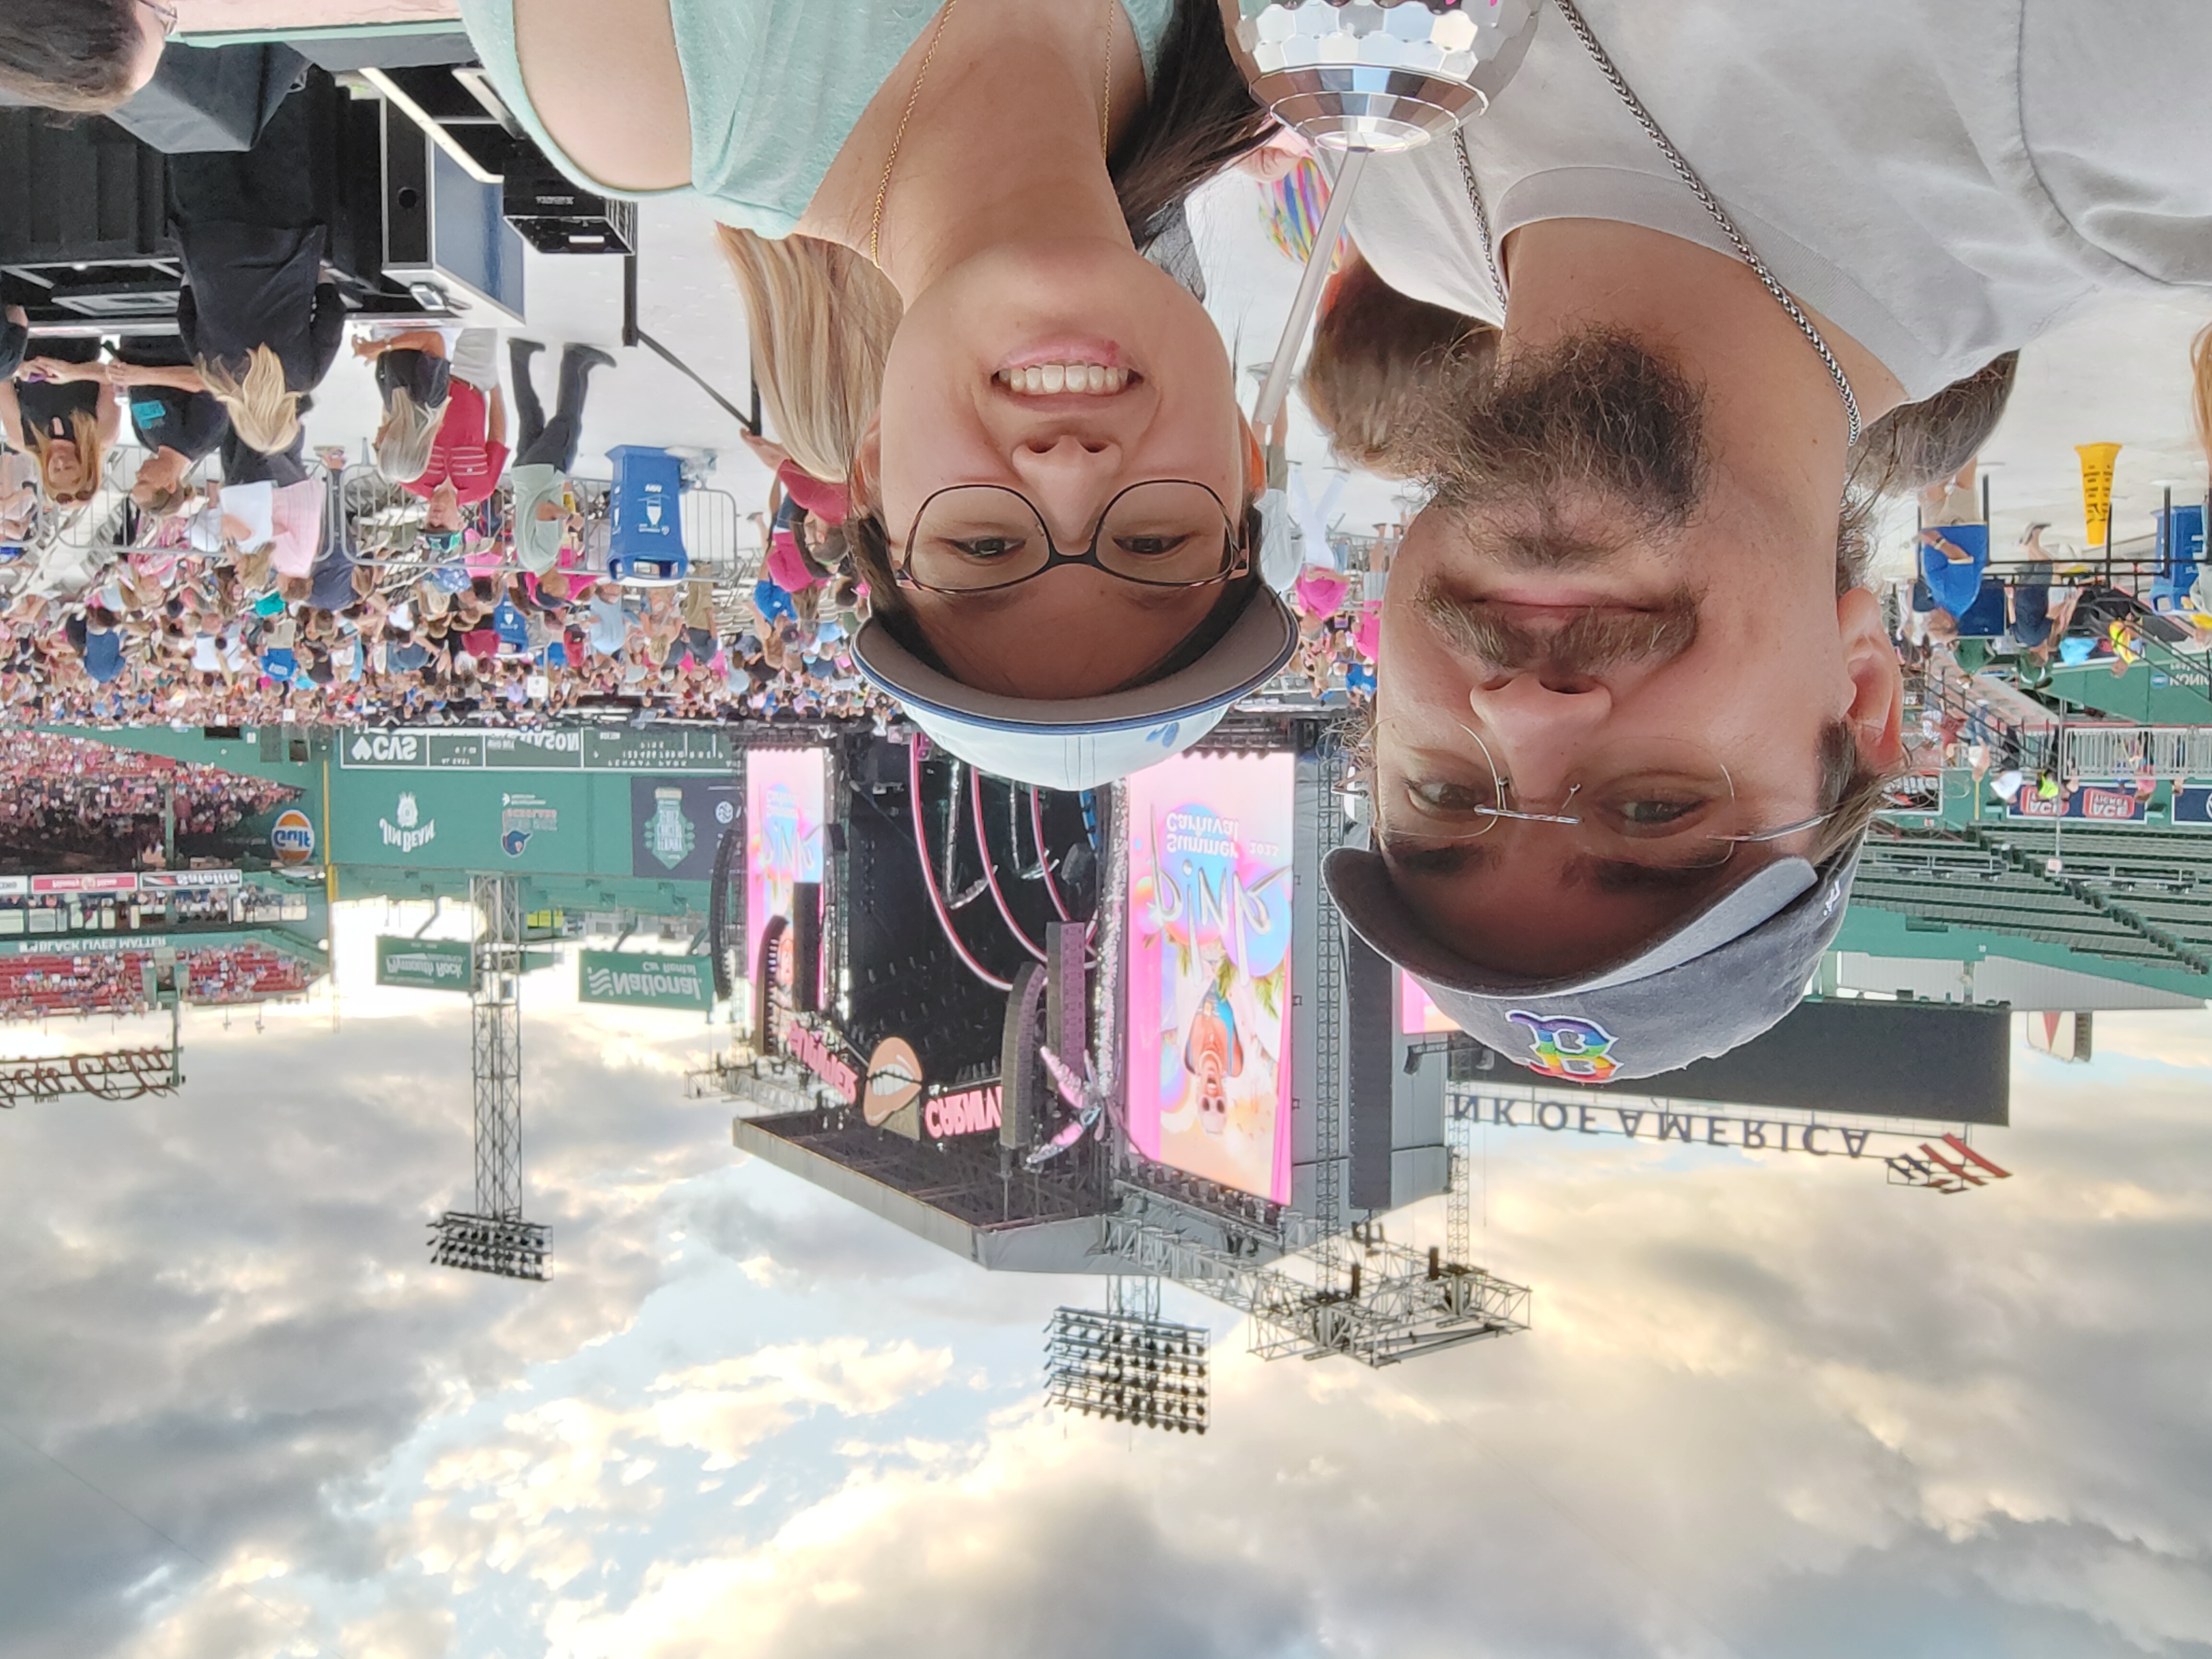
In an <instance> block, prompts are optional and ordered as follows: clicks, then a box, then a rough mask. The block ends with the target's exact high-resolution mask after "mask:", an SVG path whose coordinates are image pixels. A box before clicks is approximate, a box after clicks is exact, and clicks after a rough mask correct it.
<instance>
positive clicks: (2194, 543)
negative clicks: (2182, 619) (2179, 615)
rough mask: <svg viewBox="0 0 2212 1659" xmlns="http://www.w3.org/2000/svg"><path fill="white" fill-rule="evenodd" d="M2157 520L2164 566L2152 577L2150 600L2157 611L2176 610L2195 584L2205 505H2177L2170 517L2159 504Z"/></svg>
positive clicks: (2200, 558)
mask: <svg viewBox="0 0 2212 1659" xmlns="http://www.w3.org/2000/svg"><path fill="white" fill-rule="evenodd" d="M2153 516H2154V517H2155V518H2156V519H2157V520H2158V556H2159V562H2160V564H2161V565H2162V566H2164V568H2162V569H2161V570H2160V572H2159V573H2158V574H2156V575H2155V576H2154V577H2152V578H2151V585H2150V602H2151V607H2152V609H2154V610H2156V611H2174V610H2179V608H2180V607H2181V605H2182V604H2183V603H2184V602H2185V600H2186V599H2188V598H2189V595H2190V592H2191V590H2192V589H2193V588H2195V586H2197V566H2198V565H2199V564H2201V563H2203V559H2204V508H2203V504H2202V503H2201V502H2200V503H2199V504H2198V505H2197V506H2195V507H2175V508H2174V509H2173V512H2172V519H2171V521H2169V520H2168V518H2167V515H2166V509H2165V508H2163V507H2161V508H2160V509H2159V511H2158V512H2157V513H2155V514H2154V515H2153Z"/></svg>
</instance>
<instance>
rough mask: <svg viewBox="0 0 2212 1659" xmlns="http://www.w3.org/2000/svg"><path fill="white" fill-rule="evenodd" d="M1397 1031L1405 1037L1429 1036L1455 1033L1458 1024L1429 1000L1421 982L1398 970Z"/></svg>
mask: <svg viewBox="0 0 2212 1659" xmlns="http://www.w3.org/2000/svg"><path fill="white" fill-rule="evenodd" d="M1398 1029H1399V1030H1401V1031H1402V1032H1404V1033H1405V1034H1406V1035H1407V1036H1434V1035H1435V1034H1436V1033H1437V1032H1439V1031H1456V1030H1459V1022H1458V1021H1457V1020H1455V1019H1454V1018H1452V1017H1451V1016H1450V1015H1449V1014H1448V1013H1446V1012H1444V1011H1443V1009H1441V1008H1439V1007H1437V1005H1436V1004H1435V1002H1434V1001H1432V1000H1431V999H1430V996H1429V994H1428V993H1427V992H1426V991H1424V990H1423V989H1422V988H1421V982H1420V981H1419V980H1417V979H1415V978H1414V977H1413V975H1411V974H1409V973H1407V971H1406V970H1405V969H1402V968H1401V969H1399V970H1398Z"/></svg>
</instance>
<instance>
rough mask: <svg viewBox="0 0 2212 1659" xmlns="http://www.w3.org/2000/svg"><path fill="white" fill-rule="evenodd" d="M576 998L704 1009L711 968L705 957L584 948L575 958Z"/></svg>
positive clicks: (710, 1001)
mask: <svg viewBox="0 0 2212 1659" xmlns="http://www.w3.org/2000/svg"><path fill="white" fill-rule="evenodd" d="M576 1000H577V1001H579V1002H612V1003H619V1004H621V1005H622V1006H624V1007H629V1008H692V1009H698V1010H701V1011H702V1012H703V1011H704V1010H706V1009H708V1008H712V1007H713V1006H714V970H713V968H712V965H711V964H710V963H708V960H707V958H706V957H664V956H648V955H647V954H645V953H643V952H641V951H580V952H579V953H578V955H577V957H576Z"/></svg>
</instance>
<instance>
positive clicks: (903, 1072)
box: [860, 1036, 921, 1128]
mask: <svg viewBox="0 0 2212 1659" xmlns="http://www.w3.org/2000/svg"><path fill="white" fill-rule="evenodd" d="M920 1094H921V1059H920V1058H919V1057H918V1056H917V1055H916V1054H915V1052H914V1045H913V1044H912V1043H910V1042H908V1041H907V1040H906V1039H905V1038H904V1037H896V1036H890V1037H885V1038H884V1040H883V1041H882V1042H878V1044H877V1045H876V1052H875V1053H873V1054H870V1055H869V1056H868V1092H867V1093H866V1095H865V1096H863V1097H861V1100H860V1115H861V1116H862V1117H864V1118H866V1119H867V1121H868V1126H869V1127H871V1128H880V1127H883V1122H884V1119H885V1118H887V1117H889V1116H890V1115H891V1114H892V1113H893V1112H896V1111H897V1110H899V1109H901V1108H902V1107H905V1106H909V1105H911V1104H913V1103H914V1100H915V1097H916V1096H918V1095H920Z"/></svg>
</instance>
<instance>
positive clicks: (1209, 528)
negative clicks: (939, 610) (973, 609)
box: [896, 478, 1247, 593]
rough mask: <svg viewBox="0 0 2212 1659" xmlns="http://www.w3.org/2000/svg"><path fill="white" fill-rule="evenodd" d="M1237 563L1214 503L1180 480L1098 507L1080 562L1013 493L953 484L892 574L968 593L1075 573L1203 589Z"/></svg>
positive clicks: (1234, 543)
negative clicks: (1055, 571)
mask: <svg viewBox="0 0 2212 1659" xmlns="http://www.w3.org/2000/svg"><path fill="white" fill-rule="evenodd" d="M1246 553H1247V550H1246V548H1245V545H1244V538H1243V536H1242V535H1241V534H1240V533H1239V532H1238V531H1237V527H1236V526H1235V525H1234V524H1232V523H1231V520H1230V517H1229V510H1228V509H1227V508H1226V507H1224V506H1222V504H1221V498H1220V497H1219V496H1218V495H1215V494H1214V493H1213V492H1212V490H1211V489H1207V488H1206V486H1205V485H1204V484H1202V483H1193V482H1191V481H1190V480H1188V479H1187V478H1152V479H1148V480H1146V482H1144V483H1133V484H1131V485H1130V486H1129V487H1128V488H1127V489H1124V490H1123V491H1122V492H1121V494H1120V495H1116V496H1115V497H1114V499H1113V500H1112V501H1109V502H1107V503H1106V507H1105V510H1104V511H1103V512H1102V513H1100V514H1099V515H1098V520H1097V523H1096V524H1095V525H1093V526H1091V537H1090V540H1089V542H1088V544H1086V545H1085V548H1084V550H1083V551H1082V552H1080V553H1069V552H1066V551H1063V550H1061V548H1060V545H1059V544H1057V543H1056V542H1054V540H1053V538H1052V532H1051V531H1049V530H1048V529H1047V528H1046V527H1045V522H1044V514H1043V513H1040V512H1039V511H1038V510H1037V508H1036V504H1035V503H1033V502H1032V501H1030V498H1029V497H1028V496H1026V495H1023V494H1022V493H1021V492H1020V491H1019V490H1017V489H1006V488H1005V487H1003V486H1002V485H999V484H954V485H952V486H951V487H950V488H949V489H940V490H939V491H938V492H937V493H936V494H935V495H932V496H930V497H929V498H928V500H927V501H924V502H922V504H921V511H920V512H919V513H915V520H914V528H913V529H912V530H910V531H908V532H907V538H906V547H905V551H904V556H903V557H902V560H901V562H900V564H899V568H898V570H897V572H896V574H897V577H898V580H899V582H900V583H901V585H902V586H908V587H919V588H924V589H927V591H928V592H933V593H975V592H989V591H992V590H994V589H997V588H1003V587H1012V586H1015V585H1016V584H1018V583H1020V582H1025V581H1028V580H1031V579H1032V578H1033V577H1036V576H1041V575H1042V574H1044V573H1045V572H1046V571H1048V570H1050V569H1052V568H1054V567H1055V566H1057V565H1063V564H1082V565H1089V566H1091V567H1092V568H1094V569H1098V570H1103V571H1104V572H1105V573H1106V574H1108V575H1109V576H1117V577H1119V578H1121V580H1123V581H1127V582H1135V583H1137V584H1139V586H1146V587H1205V586H1210V585H1211V584H1212V583H1215V582H1219V581H1225V580H1228V579H1229V578H1230V577H1231V576H1233V575H1236V574H1238V573H1239V572H1240V571H1241V570H1242V569H1243V567H1244V563H1245V560H1246Z"/></svg>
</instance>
